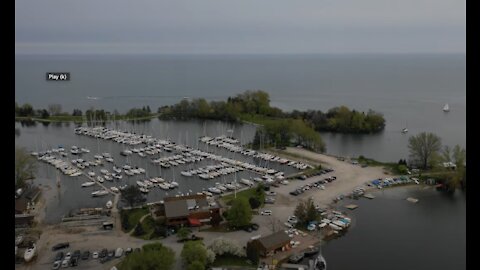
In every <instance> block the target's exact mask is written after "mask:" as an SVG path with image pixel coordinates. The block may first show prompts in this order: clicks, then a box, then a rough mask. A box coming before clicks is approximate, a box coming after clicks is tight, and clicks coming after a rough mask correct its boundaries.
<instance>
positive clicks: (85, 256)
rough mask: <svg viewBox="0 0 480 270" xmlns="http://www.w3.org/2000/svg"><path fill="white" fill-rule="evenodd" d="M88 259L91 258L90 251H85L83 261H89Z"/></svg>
mask: <svg viewBox="0 0 480 270" xmlns="http://www.w3.org/2000/svg"><path fill="white" fill-rule="evenodd" d="M88 258H90V251H88V250H87V251H85V252H83V254H82V260H88Z"/></svg>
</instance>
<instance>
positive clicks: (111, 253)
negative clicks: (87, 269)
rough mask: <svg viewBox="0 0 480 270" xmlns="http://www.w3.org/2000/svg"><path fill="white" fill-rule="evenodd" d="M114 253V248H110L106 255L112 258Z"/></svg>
mask: <svg viewBox="0 0 480 270" xmlns="http://www.w3.org/2000/svg"><path fill="white" fill-rule="evenodd" d="M114 255H115V250H113V249H112V250H110V251H109V252H108V254H107V257H110V258H112V257H113V256H114Z"/></svg>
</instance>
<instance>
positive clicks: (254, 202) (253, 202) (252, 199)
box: [248, 197, 262, 209]
mask: <svg viewBox="0 0 480 270" xmlns="http://www.w3.org/2000/svg"><path fill="white" fill-rule="evenodd" d="M248 203H249V204H250V207H251V208H252V209H257V208H258V207H260V206H261V205H262V203H261V202H260V201H259V200H258V199H257V198H256V197H250V198H249V199H248Z"/></svg>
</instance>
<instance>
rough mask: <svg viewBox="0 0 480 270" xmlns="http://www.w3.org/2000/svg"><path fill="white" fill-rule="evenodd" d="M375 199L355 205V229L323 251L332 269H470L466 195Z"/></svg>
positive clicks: (425, 193) (405, 192)
mask: <svg viewBox="0 0 480 270" xmlns="http://www.w3.org/2000/svg"><path fill="white" fill-rule="evenodd" d="M375 196H377V197H376V198H375V199H373V200H368V199H360V200H355V201H353V203H355V204H358V205H359V208H357V209H355V210H353V211H350V210H347V211H348V212H349V213H350V214H351V215H353V217H354V219H355V220H354V223H355V224H354V226H353V227H352V228H351V229H350V230H349V231H348V233H347V234H346V235H345V236H343V237H341V238H338V239H335V240H333V241H331V242H329V243H327V244H326V245H325V246H324V247H323V253H324V256H325V258H326V259H327V262H328V268H329V269H334V270H349V269H370V270H376V269H378V270H383V269H391V270H397V269H398V270H403V269H411V270H417V269H418V270H430V269H432V270H459V269H466V196H465V193H462V192H459V191H457V192H456V193H455V194H454V196H449V195H446V194H443V193H439V192H437V191H435V190H431V189H428V190H419V189H418V188H416V187H415V188H412V187H409V188H393V189H385V190H383V191H381V192H378V193H376V194H375ZM407 197H414V198H418V199H419V202H418V203H416V204H413V203H410V202H408V201H406V200H405V199H406V198H407ZM343 204H347V202H342V205H343ZM343 210H345V209H342V211H343Z"/></svg>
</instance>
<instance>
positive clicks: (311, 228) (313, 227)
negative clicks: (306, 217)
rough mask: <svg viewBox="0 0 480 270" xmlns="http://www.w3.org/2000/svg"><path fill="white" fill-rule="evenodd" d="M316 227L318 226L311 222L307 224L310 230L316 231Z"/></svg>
mask: <svg viewBox="0 0 480 270" xmlns="http://www.w3.org/2000/svg"><path fill="white" fill-rule="evenodd" d="M316 227H317V226H315V224H309V225H308V226H307V230H309V231H315V229H316Z"/></svg>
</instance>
